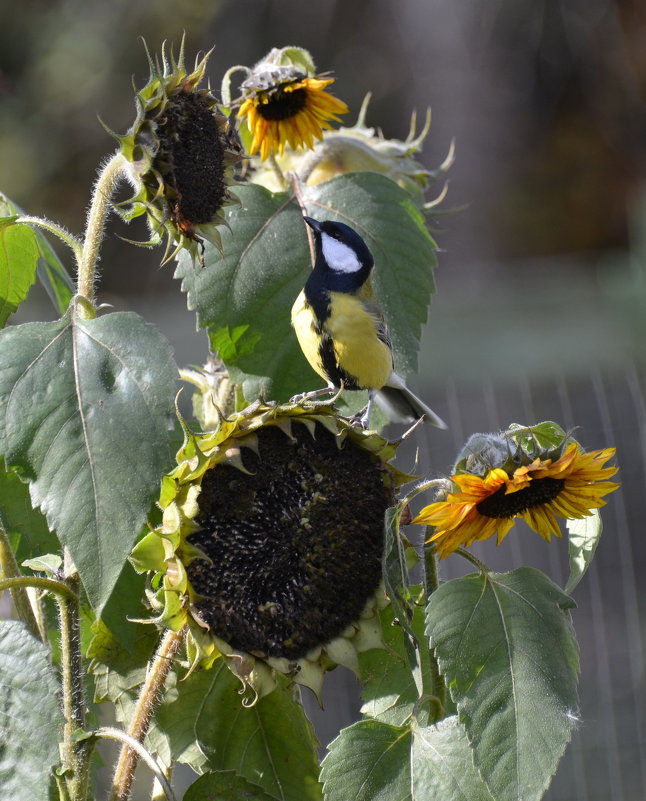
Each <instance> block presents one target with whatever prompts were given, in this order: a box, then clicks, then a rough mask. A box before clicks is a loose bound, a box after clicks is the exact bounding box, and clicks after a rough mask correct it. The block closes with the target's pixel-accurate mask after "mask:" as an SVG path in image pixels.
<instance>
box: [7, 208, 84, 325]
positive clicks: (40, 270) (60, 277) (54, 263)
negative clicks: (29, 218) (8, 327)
mask: <svg viewBox="0 0 646 801" xmlns="http://www.w3.org/2000/svg"><path fill="white" fill-rule="evenodd" d="M22 213H23V210H22V209H21V208H20V207H19V206H17V205H16V204H15V203H13V201H11V200H9V198H7V197H6V196H5V195H2V194H1V193H0V216H7V217H10V216H14V215H20V214H22ZM23 227H24V228H27V229H28V230H30V231H31V233H32V234H33V236H34V241H35V243H36V247H37V248H38V260H37V262H36V265H35V269H36V275H37V276H38V280H39V281H40V282H41V284H42V285H43V286H44V288H45V290H46V292H47V294H48V295H49V298H50V300H51V301H52V303H53V304H54V308H55V309H56V311H57V312H58V313H59V314H61V315H62V314H64V313H65V311H66V309H67V307H68V306H69V304H70V301H71V300H72V296H73V295H74V283H73V281H72V279H71V278H70V276H69V273H68V272H67V270H66V269H65V267H64V266H63V263H62V262H61V260H60V259H59V258H58V256H57V255H56V253H55V252H54V250H53V248H52V246H51V245H50V244H49V242H48V241H47V239H46V238H45V236H44V235H43V234H42V232H41V231H40V230H39V229H38V228H35V227H30V226H27V225H25V226H23ZM0 261H1V257H0ZM33 279H34V276H33V274H32V280H31V283H33ZM1 285H2V268H1V267H0V286H1ZM1 295H2V292H1V291H0V296H1ZM23 299H24V298H23ZM1 304H2V301H1V300H0V306H1ZM0 317H1V315H0ZM1 326H2V323H1V322H0V327H1Z"/></svg>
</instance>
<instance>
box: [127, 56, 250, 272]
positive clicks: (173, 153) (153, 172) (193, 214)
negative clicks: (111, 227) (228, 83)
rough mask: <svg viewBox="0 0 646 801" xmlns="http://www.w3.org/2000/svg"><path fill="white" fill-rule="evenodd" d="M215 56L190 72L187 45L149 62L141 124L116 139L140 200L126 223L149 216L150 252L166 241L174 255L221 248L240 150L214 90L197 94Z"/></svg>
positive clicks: (130, 204)
mask: <svg viewBox="0 0 646 801" xmlns="http://www.w3.org/2000/svg"><path fill="white" fill-rule="evenodd" d="M209 55H210V52H209V53H207V54H206V55H205V56H203V57H202V58H201V59H200V60H199V61H196V64H195V68H194V70H193V71H192V72H190V73H189V72H188V71H187V69H186V67H185V64H184V45H183V43H182V48H181V50H180V54H179V58H178V59H177V60H175V57H174V55H173V53H172V51H171V53H170V57H169V58H167V56H166V53H165V51H164V49H162V54H161V60H160V59H155V61H153V60H152V58H151V57H150V54H148V62H149V65H150V77H149V79H148V83H147V84H146V85H145V86H144V87H143V89H141V90H139V91H138V92H137V93H136V95H135V103H136V106H137V117H136V119H135V121H134V123H133V125H132V127H131V128H130V130H129V131H128V133H127V134H125V135H123V136H119V135H116V134H114V136H116V138H117V140H118V141H119V145H120V148H121V153H122V154H123V156H124V157H125V160H126V162H127V164H128V173H127V174H128V176H129V178H130V180H131V182H132V184H133V186H134V188H135V195H134V196H133V197H132V198H130V199H129V200H128V201H126V202H125V203H124V204H121V206H120V213H121V215H122V216H123V217H124V218H125V219H128V220H130V219H133V218H135V217H139V216H141V215H144V214H146V215H147V217H148V223H149V226H150V230H151V232H152V237H151V239H150V241H149V242H147V243H145V244H147V245H149V246H153V245H157V244H159V243H160V242H161V240H162V238H163V236H164V233H165V234H166V235H167V237H168V246H167V252H166V257H165V260H166V258H169V256H168V254H169V252H170V247H171V245H172V243H173V242H174V243H176V250H175V251H174V252H173V254H171V256H172V255H174V253H175V252H176V251H177V250H178V249H179V248H181V247H187V248H188V249H189V250H190V251H191V252H192V253H193V254H196V253H197V251H198V249H199V248H198V245H199V244H200V243H201V237H203V238H205V239H207V240H209V241H210V242H213V243H214V244H215V245H217V246H218V247H220V246H221V241H220V235H219V233H218V230H217V226H218V224H220V223H222V222H223V221H224V217H223V215H222V208H223V206H225V205H226V204H228V203H231V202H232V201H234V200H235V197H234V196H233V195H232V194H231V192H230V190H229V186H230V185H231V184H232V183H233V175H232V171H233V166H234V164H235V163H236V162H237V161H238V160H239V159H240V157H241V152H242V148H241V145H240V143H239V140H238V136H237V133H236V131H235V128H234V127H233V126H232V125H231V124H230V122H229V119H228V118H227V117H226V116H225V115H224V114H222V113H221V111H220V110H219V108H218V104H217V101H216V99H215V98H214V96H213V95H212V94H211V91H210V89H209V87H208V86H207V87H206V88H200V84H201V83H202V81H203V79H204V74H205V71H206V65H207V61H208V58H209Z"/></svg>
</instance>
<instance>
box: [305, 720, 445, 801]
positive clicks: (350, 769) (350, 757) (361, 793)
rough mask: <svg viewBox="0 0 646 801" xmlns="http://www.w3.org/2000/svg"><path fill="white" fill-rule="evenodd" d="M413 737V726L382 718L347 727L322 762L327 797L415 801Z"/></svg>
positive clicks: (342, 800) (329, 799) (334, 800)
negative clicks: (411, 728)
mask: <svg viewBox="0 0 646 801" xmlns="http://www.w3.org/2000/svg"><path fill="white" fill-rule="evenodd" d="M412 737H413V735H412V732H411V730H410V728H408V727H402V726H390V725H388V724H387V723H382V722H380V721H378V720H362V721H359V723H354V724H353V725H352V726H349V727H348V728H347V729H343V731H342V732H341V733H340V734H339V736H338V737H337V738H336V739H335V740H333V741H332V743H331V744H330V750H329V753H328V755H327V756H326V757H325V759H324V760H323V764H322V766H321V780H322V781H323V788H324V791H325V801H348V799H350V798H351V799H352V801H413V795H412V792H411V763H410V752H411V746H412ZM419 801H422V798H421V797H420V798H419ZM425 801H431V799H430V798H429V797H428V796H426V797H425ZM438 801H439V799H438Z"/></svg>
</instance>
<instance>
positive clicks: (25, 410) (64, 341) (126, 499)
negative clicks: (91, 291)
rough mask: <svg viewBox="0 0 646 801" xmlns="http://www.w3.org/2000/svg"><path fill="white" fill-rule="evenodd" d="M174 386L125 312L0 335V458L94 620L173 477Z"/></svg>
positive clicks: (155, 337) (147, 332) (145, 327)
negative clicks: (69, 565) (75, 575)
mask: <svg viewBox="0 0 646 801" xmlns="http://www.w3.org/2000/svg"><path fill="white" fill-rule="evenodd" d="M176 376H177V368H176V367H175V365H174V363H173V360H172V356H171V351H170V347H169V346H168V343H167V342H166V340H165V339H164V338H163V337H162V336H161V334H160V333H159V332H158V331H157V329H156V328H154V327H153V326H152V325H149V324H148V323H146V322H145V321H144V320H142V318H141V317H139V316H138V315H136V314H133V313H130V312H125V313H115V314H107V315H105V316H104V317H100V318H98V319H94V320H80V319H76V315H75V314H74V313H71V314H70V315H68V316H66V317H65V318H63V319H61V320H58V321H56V322H53V323H27V324H25V325H21V326H15V327H11V328H9V329H6V330H4V331H1V332H0V451H1V452H3V453H4V456H5V459H6V462H7V466H8V467H9V468H10V469H15V470H16V471H17V472H18V473H19V474H20V475H21V476H22V477H23V478H24V479H27V480H28V481H29V484H30V494H31V499H32V502H33V505H34V506H37V507H39V508H40V509H41V510H42V511H43V512H44V514H45V516H46V518H47V521H48V523H49V526H50V528H52V529H53V530H55V531H56V532H57V535H58V538H59V540H60V542H61V543H62V545H64V546H67V547H68V548H69V550H70V553H71V556H72V559H73V560H74V563H75V564H76V567H77V568H78V571H79V574H80V576H81V580H82V582H83V585H84V587H85V590H86V592H87V595H88V598H89V599H90V601H91V603H92V604H93V606H94V607H95V609H96V610H97V612H98V611H100V609H101V608H102V606H103V604H104V603H105V602H106V601H107V599H108V598H109V596H110V593H111V592H112V589H113V587H114V585H115V583H116V581H117V578H118V577H119V574H120V573H121V570H122V568H123V565H124V563H125V560H126V558H127V556H128V554H129V553H130V550H131V548H132V545H133V544H134V541H135V539H136V537H137V535H138V533H139V531H140V530H141V528H142V526H143V524H144V522H145V519H146V514H147V512H148V510H149V508H150V505H151V502H152V499H153V497H154V496H155V495H156V494H157V492H158V489H159V480H160V478H161V475H162V474H163V473H164V471H165V470H166V469H168V468H169V466H170V461H171V458H170V452H169V423H170V418H171V415H172V410H173V396H174V382H175V379H176Z"/></svg>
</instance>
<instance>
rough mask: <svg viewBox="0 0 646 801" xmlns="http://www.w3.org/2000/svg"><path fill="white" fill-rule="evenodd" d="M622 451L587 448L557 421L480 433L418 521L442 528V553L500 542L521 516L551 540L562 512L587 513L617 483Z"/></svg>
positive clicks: (438, 535)
mask: <svg viewBox="0 0 646 801" xmlns="http://www.w3.org/2000/svg"><path fill="white" fill-rule="evenodd" d="M614 453H615V449H614V448H605V449H604V450H597V451H590V452H588V453H586V452H585V451H584V450H583V448H582V447H581V446H580V445H579V443H578V442H575V441H574V440H573V439H572V438H571V437H570V436H568V435H567V434H566V432H565V431H563V429H562V428H561V427H560V426H558V425H557V424H556V423H552V422H546V423H541V424H539V425H536V426H532V427H527V426H520V425H516V424H514V425H512V426H510V427H509V429H507V430H506V431H503V432H499V433H493V434H474V435H473V437H471V438H470V439H469V440H468V442H467V443H466V445H465V446H464V448H463V449H462V452H461V453H460V455H459V456H458V460H457V462H456V465H455V467H454V470H453V475H452V476H451V488H450V490H447V491H444V492H442V494H441V497H440V498H439V499H438V500H437V501H436V502H435V503H432V504H430V505H429V506H426V507H425V508H424V509H422V510H421V511H420V513H419V514H418V515H417V517H415V519H414V520H413V523H418V524H420V525H430V526H434V527H435V532H434V534H433V535H432V536H431V538H430V540H431V541H433V542H434V543H435V546H436V549H437V552H438V554H439V555H440V557H445V556H448V555H449V554H450V553H452V552H453V551H455V550H456V549H457V548H459V547H462V546H469V545H471V544H473V543H474V542H475V541H476V540H486V539H489V537H492V536H493V535H494V534H495V535H497V539H498V544H500V542H502V540H503V539H504V537H505V536H506V535H507V533H508V532H509V530H510V529H511V528H512V526H513V525H514V523H515V522H516V520H518V519H520V518H522V519H523V520H525V522H526V523H527V524H528V525H529V526H530V527H531V528H532V529H534V531H536V532H538V533H539V534H540V535H541V536H542V537H543V538H544V539H545V540H547V541H548V542H549V540H550V538H551V536H552V534H554V535H555V536H557V537H560V536H561V530H560V528H559V524H558V521H557V517H561V518H564V519H566V520H571V519H580V518H583V517H587V516H588V515H589V514H591V510H593V509H598V508H600V507H601V506H604V505H605V503H606V501H605V500H603V497H604V496H605V495H607V494H608V493H609V492H612V491H613V490H615V489H617V487H618V486H619V485H618V484H616V483H614V482H611V481H609V480H608V479H609V478H611V477H612V476H613V475H614V474H615V473H616V472H617V468H616V467H604V465H605V463H606V462H607V461H608V460H609V459H610V458H611V457H612V456H613V455H614Z"/></svg>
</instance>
